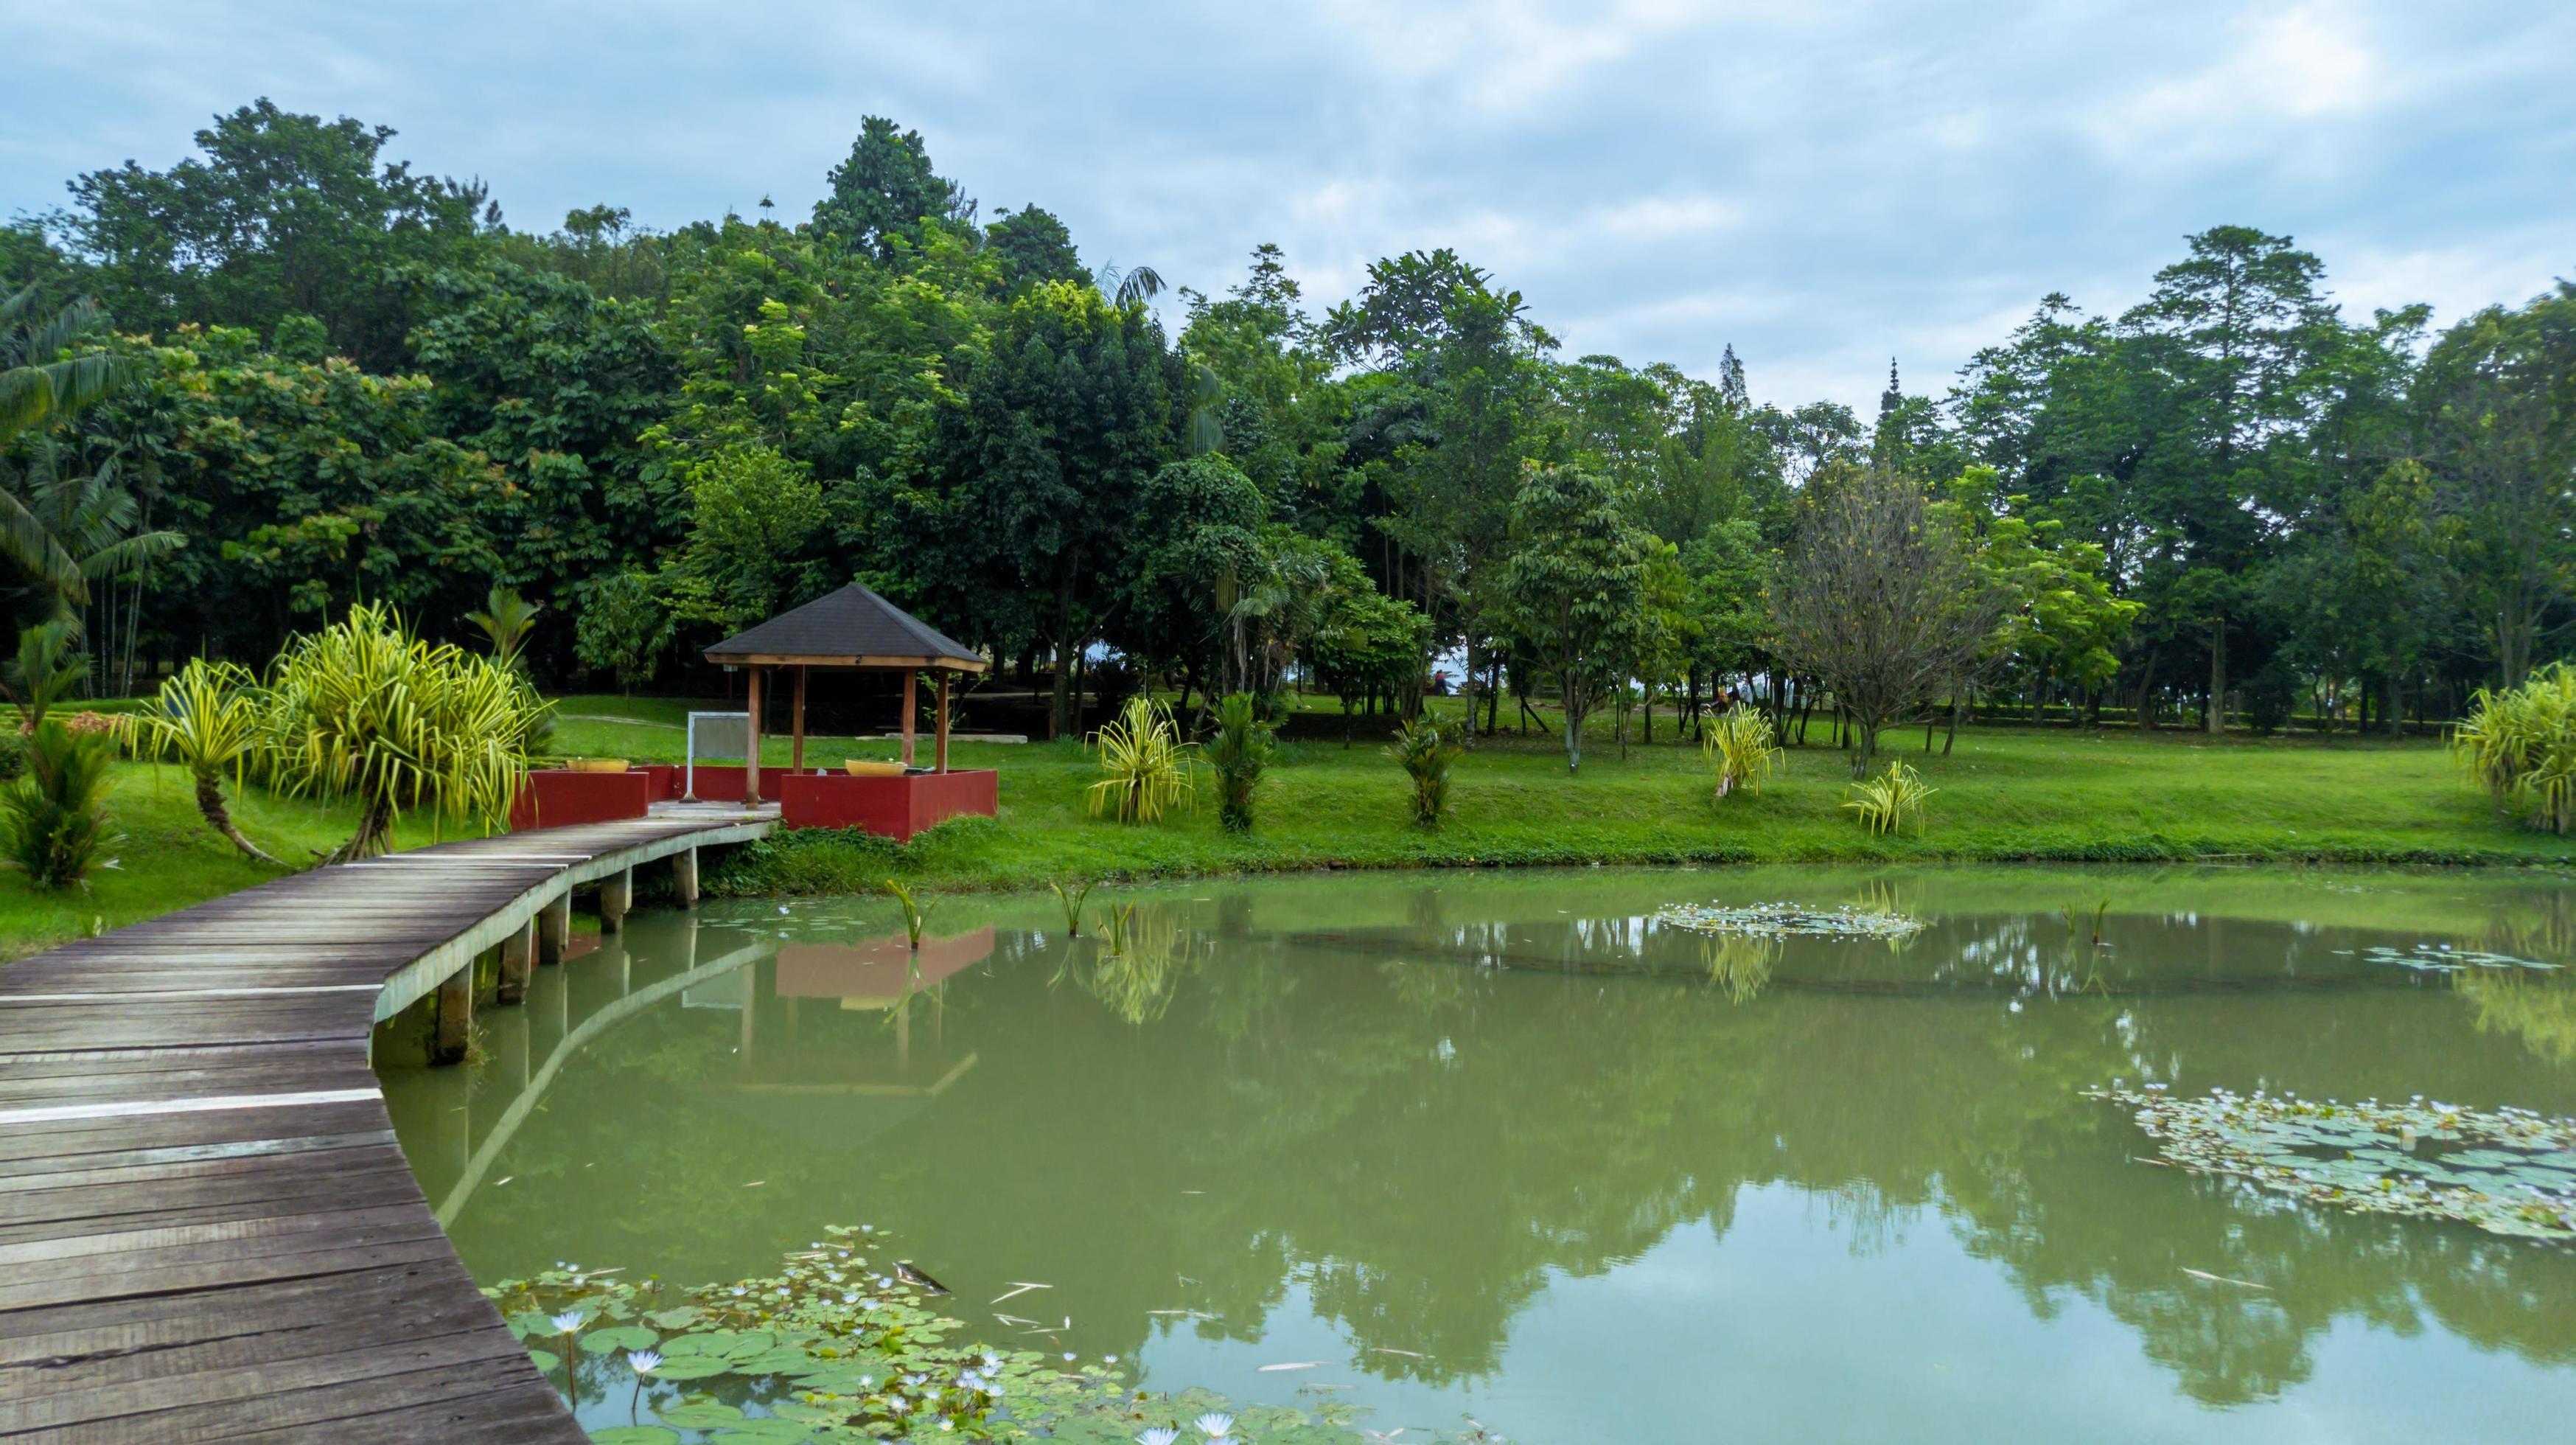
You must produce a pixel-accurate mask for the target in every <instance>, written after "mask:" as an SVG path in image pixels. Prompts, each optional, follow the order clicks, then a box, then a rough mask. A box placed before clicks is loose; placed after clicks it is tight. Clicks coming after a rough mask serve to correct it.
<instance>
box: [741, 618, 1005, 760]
mask: <svg viewBox="0 0 2576 1445" xmlns="http://www.w3.org/2000/svg"><path fill="white" fill-rule="evenodd" d="M706 657H707V661H709V662H715V663H724V664H727V665H731V666H739V667H742V668H745V669H747V670H748V671H749V673H750V675H751V695H750V701H749V708H748V710H749V711H750V713H751V738H750V746H749V751H748V753H747V755H746V757H745V759H744V776H743V787H744V795H743V801H745V802H747V803H757V802H759V801H760V697H761V684H762V682H763V680H764V679H765V678H766V677H767V676H768V673H769V670H770V669H771V668H773V667H786V668H793V669H795V678H796V686H795V703H794V723H793V736H794V737H795V739H796V742H795V747H794V751H793V754H792V760H791V763H790V766H791V767H792V768H794V769H796V770H800V771H801V770H802V769H803V768H804V766H805V673H806V670H807V669H808V668H815V667H833V668H845V669H855V670H858V671H876V672H900V673H902V674H903V760H904V762H906V763H910V762H911V761H912V736H913V733H912V728H913V721H912V720H913V712H914V709H915V702H914V698H913V681H914V678H915V677H916V676H917V675H918V674H920V673H924V672H934V673H937V674H938V675H939V697H938V704H939V710H938V714H937V719H936V721H935V723H934V727H935V730H936V732H935V736H936V738H937V742H936V745H935V747H934V750H933V753H932V756H933V759H934V764H933V770H934V771H937V772H942V773H944V772H947V771H948V675H949V674H950V673H952V672H967V673H975V672H982V671H983V670H984V667H985V662H984V659H983V658H982V657H981V656H979V655H977V654H976V653H975V652H973V651H972V650H970V649H968V648H967V647H965V646H964V645H963V644H961V643H958V642H957V641H955V640H954V639H952V638H949V637H946V636H944V635H942V634H941V633H940V632H939V631H938V630H937V629H936V628H933V627H931V626H930V625H929V624H928V623H926V622H923V621H922V620H921V619H920V618H918V617H915V616H913V615H912V614H911V613H909V612H906V611H904V610H903V609H902V608H900V607H897V606H895V605H894V604H893V603H891V602H888V601H887V600H885V599H884V598H882V597H879V596H878V595H877V594H876V593H874V592H873V591H870V590H869V589H868V588H866V587H863V586H861V585H860V584H858V583H856V582H853V583H851V584H850V585H849V586H847V587H844V588H842V589H841V590H840V591H838V592H835V593H832V594H831V595H829V596H827V597H818V598H816V599H815V600H813V601H811V602H808V603H806V604H805V605H804V606H802V607H798V608H795V609H793V610H791V611H787V612H782V613H780V614H779V615H778V616H776V617H773V618H771V619H769V620H768V621H767V622H764V623H761V624H760V625H759V626H757V627H754V628H751V629H750V630H749V631H746V632H740V633H736V634H735V635H734V636H732V637H728V638H726V639H725V640H724V641H722V642H719V643H717V644H716V645H715V646H713V647H710V648H708V649H707V652H706Z"/></svg>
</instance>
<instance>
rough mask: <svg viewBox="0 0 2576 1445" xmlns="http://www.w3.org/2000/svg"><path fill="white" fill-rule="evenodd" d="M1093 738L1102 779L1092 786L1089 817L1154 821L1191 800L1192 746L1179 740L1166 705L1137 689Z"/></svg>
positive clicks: (1178, 729) (1176, 728)
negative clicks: (1114, 717) (1134, 694)
mask: <svg viewBox="0 0 2576 1445" xmlns="http://www.w3.org/2000/svg"><path fill="white" fill-rule="evenodd" d="M1092 741H1093V743H1095V744H1096V745H1097V746H1098V747H1099V749H1100V781H1099V782H1096V783H1094V784H1092V785H1091V788H1090V794H1091V815H1092V816H1093V817H1095V818H1096V817H1098V816H1100V815H1101V814H1102V813H1108V814H1110V815H1111V816H1113V817H1115V818H1116V819H1117V820H1118V821H1119V822H1121V823H1153V822H1158V821H1160V820H1161V819H1162V816H1163V815H1164V814H1165V813H1167V812H1170V811H1171V810H1172V809H1173V808H1174V807H1175V806H1177V805H1180V804H1183V803H1186V802H1188V801H1189V800H1190V797H1191V786H1192V779H1191V777H1190V762H1191V759H1190V753H1191V752H1192V748H1191V745H1190V744H1188V743H1185V742H1183V741H1181V730H1180V728H1179V726H1178V725H1176V724H1175V723H1174V722H1173V721H1172V710H1171V708H1170V707H1168V706H1166V705H1165V704H1163V703H1159V702H1155V701H1154V700H1152V699H1151V698H1148V697H1146V696H1145V695H1144V694H1143V693H1138V694H1137V695H1136V696H1134V697H1131V698H1129V699H1127V706H1126V707H1125V708H1123V709H1121V710H1120V711H1119V714H1118V716H1117V718H1116V719H1115V720H1113V721H1111V722H1109V723H1107V724H1106V725H1104V726H1103V727H1102V728H1101V729H1100V731H1098V732H1096V733H1094V734H1092Z"/></svg>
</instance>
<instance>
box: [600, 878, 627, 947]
mask: <svg viewBox="0 0 2576 1445" xmlns="http://www.w3.org/2000/svg"><path fill="white" fill-rule="evenodd" d="M634 905H635V870H634V869H633V868H620V869H618V870H617V871H616V872H614V873H611V874H609V875H608V876H607V877H605V878H602V879H600V880H599V931H600V932H601V933H615V932H617V931H619V930H620V929H622V928H624V927H625V926H626V910H627V909H629V908H631V907H633V906H634Z"/></svg>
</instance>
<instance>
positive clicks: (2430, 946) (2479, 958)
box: [2358, 943, 2558, 973]
mask: <svg viewBox="0 0 2576 1445" xmlns="http://www.w3.org/2000/svg"><path fill="white" fill-rule="evenodd" d="M2358 956H2359V957H2361V958H2364V959H2367V960H2369V961H2370V962H2372V963H2387V964H2394V965H2396V966H2397V967H2399V968H2411V969H2414V970H2415V971H2416V972H2418V973H2463V972H2466V971H2467V970H2469V969H2472V968H2495V969H2513V968H2524V969H2530V970H2531V971H2532V972H2534V973H2555V972H2557V970H2558V965H2557V964H2554V963H2543V962H2541V961H2540V960H2538V959H2536V958H2516V957H2514V956H2513V955H2512V954H2510V953H2488V952H2486V951H2484V950H2482V949H2475V948H2453V947H2452V946H2451V945H2449V944H2447V943H2419V944H2417V945H2415V946H2414V947H2413V948H2405V949H2399V948H2390V947H2388V946H2387V945H2385V944H2381V945H2378V946H2375V947H2371V948H2365V949H2361V950H2359V951H2358Z"/></svg>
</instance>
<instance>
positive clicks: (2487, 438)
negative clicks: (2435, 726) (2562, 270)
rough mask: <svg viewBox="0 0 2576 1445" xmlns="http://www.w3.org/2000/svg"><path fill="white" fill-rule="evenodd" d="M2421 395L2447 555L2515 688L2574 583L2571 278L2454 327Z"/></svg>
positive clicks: (2440, 345)
mask: <svg viewBox="0 0 2576 1445" xmlns="http://www.w3.org/2000/svg"><path fill="white" fill-rule="evenodd" d="M2416 398H2417V403H2418V407H2419V409H2420V414H2421V416H2422V418H2423V426H2424V429H2425V433H2426V437H2427V440H2428V442H2429V450H2430V452H2431V455H2432V459H2433V466H2434V473H2435V477H2436V479H2437V480H2436V498H2437V506H2438V508H2439V510H2440V513H2441V515H2442V516H2443V518H2444V519H2445V520H2446V522H2447V523H2448V525H2449V526H2450V528H2451V529H2452V532H2453V541H2452V543H2451V546H2450V551H2451V555H2452V556H2453V557H2454V558H2455V559H2456V560H2457V561H2458V564H2459V565H2460V567H2461V568H2462V570H2463V571H2464V573H2465V574H2466V576H2467V579H2468V582H2469V586H2470V588H2471V591H2472V595H2473V596H2474V598H2475V603H2476V606H2477V610H2478V614H2479V622H2480V625H2481V627H2482V628H2483V630H2484V631H2485V632H2486V633H2487V637H2488V641H2489V643H2490V645H2491V646H2492V647H2493V648H2494V650H2495V660H2496V671H2497V676H2498V677H2499V679H2500V680H2501V681H2502V682H2503V684H2504V685H2505V686H2507V687H2512V686H2514V685H2516V684H2518V683H2520V682H2521V681H2522V679H2523V677H2524V675H2525V674H2527V673H2528V672H2530V671H2531V669H2532V667H2533V665H2534V663H2535V660H2536V658H2537V656H2538V652H2539V646H2540V638H2541V631H2542V621H2543V619H2544V618H2545V617H2546V616H2547V615H2548V613H2549V610H2550V609H2551V608H2552V607H2553V606H2554V605H2556V604H2558V603H2559V602H2560V601H2561V600H2562V599H2563V598H2565V597H2566V596H2567V595H2568V593H2569V591H2570V583H2571V580H2576V485H2571V481H2570V479H2571V477H2576V283H2571V282H2564V281H2562V282H2560V283H2559V285H2558V288H2557V290H2555V291H2553V292H2550V293H2549V294H2547V295H2543V296H2541V297H2539V298H2537V299H2535V300H2534V301H2532V302H2531V303H2530V304H2529V305H2527V306H2523V307H2521V308H2519V309H2507V308H2505V307H2501V306H2491V307H2489V308H2487V309H2486V310H2484V311H2481V312H2479V313H2478V314H2476V315H2475V316H2472V317H2470V318H2469V319H2468V320H2466V321H2463V322H2461V323H2460V324H2459V325H2457V326H2455V327H2452V328H2451V329H2450V330H2449V331H2448V332H2446V333H2444V334H2443V336H2442V339H2441V340H2440V341H2439V342H2437V343H2435V345H2434V347H2433V349H2432V352H2431V353H2430V354H2429V355H2428V356H2426V357H2425V359H2424V370H2423V374H2422V377H2421V379H2420V381H2419V382H2418V383H2417V388H2416Z"/></svg>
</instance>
